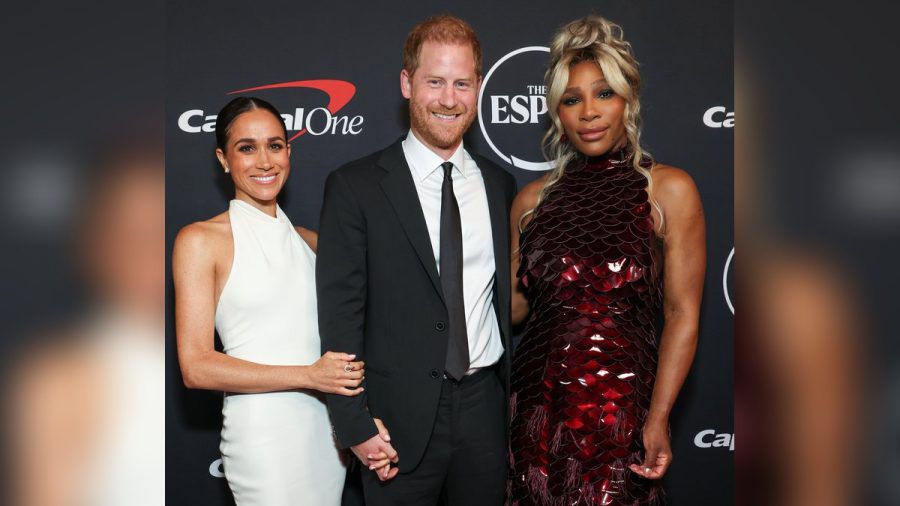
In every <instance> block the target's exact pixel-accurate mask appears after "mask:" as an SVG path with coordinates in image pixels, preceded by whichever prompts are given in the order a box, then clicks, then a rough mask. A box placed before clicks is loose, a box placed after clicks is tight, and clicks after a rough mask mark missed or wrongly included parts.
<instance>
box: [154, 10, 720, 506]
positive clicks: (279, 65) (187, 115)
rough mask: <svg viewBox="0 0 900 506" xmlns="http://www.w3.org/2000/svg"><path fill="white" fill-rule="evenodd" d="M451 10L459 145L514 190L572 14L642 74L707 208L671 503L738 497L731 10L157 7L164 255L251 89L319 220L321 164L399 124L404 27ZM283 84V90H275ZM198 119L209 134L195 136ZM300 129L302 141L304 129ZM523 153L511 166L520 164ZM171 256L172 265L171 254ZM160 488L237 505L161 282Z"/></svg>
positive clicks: (532, 149)
mask: <svg viewBox="0 0 900 506" xmlns="http://www.w3.org/2000/svg"><path fill="white" fill-rule="evenodd" d="M445 12H449V13H451V14H454V15H457V16H460V17H462V18H464V19H466V20H467V21H469V22H470V23H471V24H472V26H473V27H474V28H475V30H476V31H477V32H478V34H479V37H480V39H481V43H482V46H483V49H484V72H485V73H486V74H488V73H489V75H487V76H486V77H487V81H486V84H485V85H484V87H483V91H482V96H481V99H480V101H479V104H480V105H479V108H480V109H479V112H480V116H481V117H480V122H476V123H475V124H474V125H473V127H472V128H471V129H470V131H469V133H468V134H467V136H466V143H467V147H468V149H474V150H476V151H478V152H480V153H482V154H484V155H486V156H489V157H491V158H492V159H494V160H495V161H497V162H498V163H501V165H503V166H504V167H505V168H506V169H507V170H509V172H510V173H512V174H513V175H514V176H515V177H516V179H517V181H518V182H519V186H520V187H521V186H522V185H524V184H525V183H527V182H529V181H531V180H532V179H534V178H536V177H537V176H538V175H539V174H540V172H537V171H535V170H533V169H535V168H540V167H539V166H537V167H536V166H534V165H531V164H534V163H538V162H540V161H541V160H540V157H539V154H538V153H539V152H538V149H537V145H538V139H539V137H540V134H541V131H542V130H543V128H544V126H545V125H546V119H547V118H546V114H543V107H542V106H543V102H542V98H541V96H540V94H541V93H542V90H541V88H540V86H541V84H542V80H543V72H544V69H545V65H546V61H547V53H546V52H545V50H544V49H542V48H543V47H544V46H546V45H547V44H548V43H549V41H550V38H551V36H552V34H553V33H554V31H555V30H556V29H557V28H558V27H559V26H561V25H562V24H564V23H566V22H567V21H569V20H571V19H574V18H576V17H580V16H583V15H586V14H589V13H596V14H600V15H603V16H605V17H608V18H610V19H612V20H613V21H615V22H617V23H619V24H620V25H622V26H623V27H624V29H625V34H626V37H627V38H628V39H629V40H630V41H631V42H632V44H633V46H634V49H635V52H636V54H637V57H638V60H639V61H640V62H641V65H642V66H641V71H642V76H643V78H644V92H643V117H644V123H645V127H644V144H645V147H646V148H647V149H648V150H649V151H650V152H651V153H652V154H653V155H654V156H655V157H656V159H658V160H660V161H662V162H665V163H668V164H671V165H675V166H678V167H682V168H684V169H685V170H687V171H688V172H690V173H691V174H692V175H693V177H694V179H695V181H696V182H697V185H698V187H699V189H700V193H701V197H702V199H703V203H704V206H705V209H706V219H707V229H708V230H707V236H708V239H707V241H708V242H707V248H708V270H707V278H706V287H705V295H704V303H703V309H702V315H701V330H700V345H699V348H698V351H697V358H696V361H695V363H694V367H693V370H692V372H691V375H690V376H689V378H688V380H687V382H686V384H685V387H684V389H683V391H682V393H681V396H680V398H679V400H678V403H677V404H676V408H675V411H674V413H673V415H672V418H671V422H672V432H673V450H674V454H675V460H674V464H673V466H672V468H671V469H670V472H669V474H668V476H667V477H666V479H665V482H666V489H667V492H668V498H669V503H670V504H674V505H688V504H690V505H707V504H708V505H717V506H718V505H721V504H729V503H731V501H732V488H733V478H732V472H733V462H732V459H733V455H734V453H733V448H734V447H733V427H734V423H733V409H732V407H733V395H732V386H733V379H732V369H733V360H732V355H733V336H734V330H733V311H734V298H733V288H732V287H731V286H729V283H730V279H731V275H732V274H731V272H732V271H733V269H734V262H733V229H732V226H733V215H734V214H733V209H732V200H733V175H732V165H733V163H732V153H733V137H732V133H733V124H734V119H733V110H734V108H733V99H732V84H733V75H732V65H733V54H732V48H733V39H732V28H733V23H732V5H731V3H730V2H718V1H712V0H704V1H695V2H690V3H677V2H636V1H603V2H598V1H594V2H587V1H567V2H558V3H550V2H527V3H526V2H521V1H518V2H517V1H504V2H500V1H495V2H486V1H483V0H482V1H477V0H457V1H456V2H453V3H446V2H437V1H430V0H419V1H415V2H399V1H395V2H377V3H376V2H359V3H352V2H288V1H272V0H258V1H255V2H232V1H225V2H215V3H213V2H177V3H176V2H169V3H168V4H167V42H168V46H167V58H168V68H167V72H166V78H167V104H166V127H167V128H166V156H167V161H166V166H167V182H166V190H167V193H166V219H167V236H166V244H167V251H169V252H171V246H172V241H173V239H174V237H175V235H176V233H177V232H178V230H179V229H180V228H181V227H182V226H184V225H186V224H188V223H190V222H193V221H197V220H201V219H206V218H209V217H211V216H213V215H215V214H217V213H220V212H222V211H223V210H225V209H226V208H227V202H228V200H229V199H230V198H231V194H232V191H233V190H232V188H231V184H230V180H228V179H226V178H224V177H223V175H222V174H221V171H220V168H219V167H218V165H217V163H216V160H215V156H214V154H213V150H214V148H215V141H214V135H213V134H212V133H211V132H212V128H211V126H212V125H211V124H210V123H211V122H212V121H213V120H214V118H209V116H213V115H215V114H216V112H217V111H218V110H219V108H220V107H221V106H222V105H224V104H225V103H226V102H227V101H228V100H230V98H231V97H232V96H233V95H229V94H230V93H234V92H240V91H241V90H247V89H250V88H258V87H264V89H257V90H254V91H252V92H247V94H254V95H257V96H260V97H263V98H265V99H266V100H269V101H271V102H273V103H274V104H275V105H276V107H278V108H279V109H280V110H281V111H282V113H285V114H290V115H291V118H289V122H290V124H289V127H291V126H295V127H296V129H295V130H292V131H289V135H291V136H293V135H296V134H300V135H299V136H297V137H296V138H295V139H294V140H293V141H292V145H293V155H292V162H293V163H292V169H293V170H292V175H291V179H290V181H289V182H288V184H287V187H286V190H285V193H284V198H283V200H282V207H283V208H284V210H285V212H286V213H287V214H288V215H289V216H290V218H291V219H292V221H293V222H294V224H296V225H303V226H306V227H309V228H312V229H317V228H318V217H319V209H320V206H321V203H322V188H323V183H324V180H325V176H326V175H327V174H328V172H329V171H331V170H333V169H334V168H336V167H338V166H339V165H341V164H342V163H344V162H346V161H349V160H352V159H355V158H358V157H360V156H362V155H365V154H368V153H370V152H372V151H374V150H376V149H379V148H381V147H383V146H385V145H387V144H388V143H390V142H392V141H394V140H395V139H397V137H398V136H400V135H401V134H403V133H404V132H405V131H406V130H407V129H408V122H407V109H406V106H405V101H404V100H403V97H402V96H401V94H400V90H399V71H400V62H401V49H402V46H403V41H404V39H405V36H406V34H407V32H408V31H409V29H410V28H412V26H414V25H415V24H416V23H417V22H419V21H421V20H422V19H424V18H425V17H427V16H429V15H433V14H438V13H445ZM271 85H279V86H271ZM204 125H206V126H204ZM303 128H306V129H307V130H306V131H305V132H302V129H303ZM520 160H521V161H520ZM167 261H168V258H167ZM167 297H168V298H167V302H168V305H167V306H168V312H167V343H168V346H167V370H168V371H167V385H166V456H167V461H166V462H167V463H166V487H167V491H166V496H167V503H169V504H173V505H182V504H184V505H197V504H203V505H218V504H231V503H232V500H231V498H230V494H229V492H228V489H227V484H226V483H225V480H224V479H223V478H222V477H221V467H220V465H219V462H218V461H217V459H219V455H218V443H219V436H218V432H219V428H220V424H221V415H220V411H221V402H222V397H221V394H217V393H213V392H200V391H187V390H186V389H185V388H184V387H183V386H182V384H181V376H180V373H179V371H178V367H177V360H176V356H175V337H174V330H173V329H174V325H173V312H172V301H173V293H172V288H171V279H170V280H169V283H168V293H167Z"/></svg>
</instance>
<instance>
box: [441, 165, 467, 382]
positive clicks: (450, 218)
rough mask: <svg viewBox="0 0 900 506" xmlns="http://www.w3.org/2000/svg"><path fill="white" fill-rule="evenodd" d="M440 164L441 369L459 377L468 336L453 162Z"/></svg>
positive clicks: (460, 223) (464, 368)
mask: <svg viewBox="0 0 900 506" xmlns="http://www.w3.org/2000/svg"><path fill="white" fill-rule="evenodd" d="M441 168H442V169H444V184H443V185H442V186H441V246H440V255H441V261H440V263H441V289H443V291H444V302H445V303H446V305H447V317H448V319H449V321H448V329H447V330H448V331H449V336H448V339H447V363H446V368H445V371H446V372H447V374H449V375H450V376H452V377H453V378H454V379H457V380H459V379H462V377H463V376H464V375H465V374H466V371H468V370H469V339H468V337H467V333H466V310H465V304H464V302H463V250H462V222H461V220H460V218H459V205H458V204H457V203H456V195H454V193H453V177H452V175H451V172H452V171H453V164H452V163H451V162H444V163H442V164H441Z"/></svg>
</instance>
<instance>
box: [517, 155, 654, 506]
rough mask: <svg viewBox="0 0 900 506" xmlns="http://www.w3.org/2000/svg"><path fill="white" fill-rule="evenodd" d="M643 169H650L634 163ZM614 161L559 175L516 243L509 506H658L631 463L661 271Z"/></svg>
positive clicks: (629, 179) (633, 174)
mask: <svg viewBox="0 0 900 506" xmlns="http://www.w3.org/2000/svg"><path fill="white" fill-rule="evenodd" d="M642 166H644V167H649V166H650V161H649V159H644V160H642ZM646 187H647V180H646V178H645V177H644V176H643V174H641V173H640V172H638V171H637V170H635V169H634V167H633V166H632V165H631V159H630V158H629V157H628V156H627V155H626V154H625V153H624V152H622V151H619V152H617V153H614V154H612V155H610V156H608V157H606V158H602V159H591V160H587V161H581V162H578V163H577V164H574V163H573V166H572V167H571V168H569V169H567V171H566V173H565V174H564V175H563V176H562V178H561V179H560V180H559V181H558V182H557V183H556V184H555V185H554V186H553V187H552V189H551V191H550V192H549V194H548V195H547V196H546V197H545V199H544V200H543V201H542V202H541V204H540V206H539V208H538V209H537V211H536V213H535V217H534V218H533V219H532V221H531V222H530V223H528V225H526V227H525V229H524V230H523V232H522V234H521V238H520V254H521V262H520V267H519V272H518V274H517V276H518V278H519V280H520V282H521V283H522V285H523V286H524V288H525V293H526V296H527V298H528V299H529V304H530V306H531V308H532V309H531V316H530V319H529V320H528V323H527V325H526V328H525V333H524V336H523V338H522V341H521V343H520V344H519V347H518V348H517V349H516V352H515V357H514V360H513V370H512V397H511V399H510V403H511V404H510V408H511V409H510V414H511V417H512V426H511V432H510V435H511V438H510V458H511V462H510V464H511V473H512V474H511V477H510V486H509V490H510V494H509V499H508V501H507V502H508V504H509V505H511V506H532V505H534V506H538V505H540V506H551V505H552V506H558V505H567V506H568V505H572V506H575V505H602V506H608V505H629V506H635V505H649V504H661V503H662V500H663V496H662V489H661V488H660V486H659V484H658V482H656V481H652V480H647V479H644V478H642V477H640V476H638V475H636V474H634V473H633V472H632V471H631V470H629V469H628V465H629V464H632V463H635V464H640V463H641V458H642V455H643V444H642V442H641V428H642V426H643V424H644V421H645V420H646V417H647V411H648V408H649V406H650V396H651V394H652V390H653V383H654V379H655V375H656V364H657V351H658V346H657V329H656V326H657V317H658V315H659V313H660V308H661V305H662V281H661V274H662V262H661V249H660V246H659V241H658V239H657V237H656V235H655V232H654V230H653V219H652V217H651V213H650V205H651V204H650V202H649V201H648V194H647V191H646Z"/></svg>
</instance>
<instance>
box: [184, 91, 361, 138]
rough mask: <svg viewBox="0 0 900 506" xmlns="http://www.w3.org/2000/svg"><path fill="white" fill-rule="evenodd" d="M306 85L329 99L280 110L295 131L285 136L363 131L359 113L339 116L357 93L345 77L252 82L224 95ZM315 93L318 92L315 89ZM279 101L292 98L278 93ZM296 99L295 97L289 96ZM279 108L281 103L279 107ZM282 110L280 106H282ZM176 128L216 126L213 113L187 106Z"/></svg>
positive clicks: (203, 129)
mask: <svg viewBox="0 0 900 506" xmlns="http://www.w3.org/2000/svg"><path fill="white" fill-rule="evenodd" d="M285 89H288V90H293V91H296V90H297V89H309V90H317V91H318V92H324V93H325V94H326V95H327V96H328V103H327V104H325V106H324V107H322V106H319V107H313V108H311V109H308V108H307V107H304V106H294V113H293V114H285V113H282V115H281V117H282V118H283V119H284V124H285V126H286V127H287V129H288V131H289V132H297V133H295V134H293V135H292V136H291V138H290V139H288V142H290V141H293V140H294V139H296V138H297V137H300V136H301V135H304V134H307V133H308V134H310V135H316V136H318V135H325V134H329V135H358V134H359V133H360V132H362V124H363V117H362V116H341V115H338V111H340V110H341V109H343V107H344V106H345V105H347V103H348V102H350V99H351V98H353V95H355V94H356V86H354V85H353V84H352V83H349V82H347V81H339V80H336V79H313V80H308V81H288V82H285V83H275V84H266V85H263V86H254V87H252V88H245V89H242V90H235V91H230V92H228V93H227V95H236V94H238V93H250V92H257V91H274V90H285ZM316 94H317V95H318V94H319V93H316ZM279 98H280V99H281V100H279V102H284V101H286V100H291V98H286V97H279ZM292 98H293V100H296V97H292ZM279 109H281V107H279ZM282 110H283V109H282ZM178 128H180V129H181V130H182V131H184V132H187V133H192V134H194V133H200V132H214V131H215V130H216V115H215V114H212V115H207V114H206V112H204V111H203V109H190V110H187V111H184V112H183V113H181V116H179V117H178Z"/></svg>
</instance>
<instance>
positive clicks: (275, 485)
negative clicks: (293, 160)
mask: <svg viewBox="0 0 900 506" xmlns="http://www.w3.org/2000/svg"><path fill="white" fill-rule="evenodd" d="M228 213H229V217H230V220H231V230H232V235H233V239H234V261H233V264H232V267H231V273H230V274H229V276H228V280H227V281H226V282H225V288H224V289H223V291H222V295H221V297H220V299H219V303H218V307H217V308H216V330H217V331H218V332H219V337H220V338H221V340H222V344H223V345H224V351H225V353H227V354H228V355H230V356H232V357H237V358H241V359H244V360H249V361H252V362H257V363H261V364H269V365H308V364H312V363H313V362H315V361H316V360H317V359H318V358H319V357H320V356H321V350H320V348H319V346H320V342H319V331H318V319H317V316H316V288H315V286H316V285H315V262H316V258H315V254H314V253H313V251H312V250H311V249H310V248H309V246H308V245H307V244H306V242H305V241H304V240H303V239H302V238H301V237H300V235H299V234H298V233H297V231H296V230H295V229H294V227H293V225H291V222H290V220H288V218H287V216H285V214H284V212H282V210H281V208H280V207H278V208H277V210H276V215H277V216H276V217H274V218H273V217H272V216H269V215H267V214H265V213H263V212H262V211H260V210H258V209H257V208H255V207H253V206H252V205H250V204H248V203H246V202H243V201H240V200H232V201H231V205H230V208H229V211H228ZM222 415H223V421H222V440H221V444H220V446H219V450H220V451H221V452H222V465H223V468H224V470H225V477H226V479H227V480H228V485H229V487H230V488H231V492H232V493H233V494H234V499H235V502H236V504H237V505H238V506H247V505H260V506H282V505H283V506H289V505H290V506H296V505H306V504H316V505H338V504H340V500H341V492H342V490H343V486H344V478H345V476H346V469H345V467H344V464H343V463H342V462H341V458H340V455H339V453H338V450H337V447H336V446H335V442H334V439H333V437H332V434H331V422H330V421H329V418H328V412H327V411H326V408H325V403H324V401H323V398H322V397H321V395H320V394H318V393H317V392H313V391H301V390H294V391H285V392H270V393H261V394H226V395H225V400H224V403H223V408H222Z"/></svg>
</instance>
